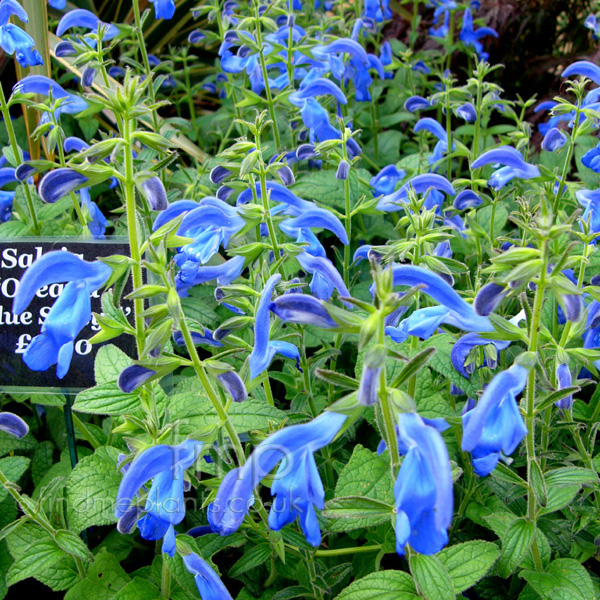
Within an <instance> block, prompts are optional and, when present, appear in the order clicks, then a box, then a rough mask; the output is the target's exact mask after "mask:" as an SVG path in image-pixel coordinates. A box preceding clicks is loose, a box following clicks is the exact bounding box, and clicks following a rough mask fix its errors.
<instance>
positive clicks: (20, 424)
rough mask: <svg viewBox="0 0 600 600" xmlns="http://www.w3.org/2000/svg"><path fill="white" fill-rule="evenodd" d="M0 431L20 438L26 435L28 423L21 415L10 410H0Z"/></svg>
mask: <svg viewBox="0 0 600 600" xmlns="http://www.w3.org/2000/svg"><path fill="white" fill-rule="evenodd" d="M0 431H4V433H9V434H10V435H14V436H15V437H16V438H22V437H25V436H26V435H27V432H28V431H29V425H27V423H25V421H23V419H21V417H19V416H17V415H14V414H13V413H10V412H0Z"/></svg>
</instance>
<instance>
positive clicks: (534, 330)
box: [525, 240, 548, 571]
mask: <svg viewBox="0 0 600 600" xmlns="http://www.w3.org/2000/svg"><path fill="white" fill-rule="evenodd" d="M547 263H548V241H547V240H544V242H543V246H542V267H541V270H540V276H539V281H538V284H537V289H536V292H535V298H534V301H533V313H532V320H531V327H530V329H529V347H528V350H529V352H533V353H534V354H537V351H538V335H539V329H540V322H541V317H542V306H543V303H544V292H545V289H546V269H547ZM525 425H526V426H527V436H526V447H527V481H528V483H529V487H528V489H527V518H528V519H529V520H530V521H532V522H533V523H534V524H535V522H536V519H537V510H536V509H537V507H536V501H535V495H534V494H533V490H532V488H531V481H532V463H533V462H534V461H535V460H536V458H535V367H533V368H532V369H531V371H529V375H528V376H527V393H526V413H525ZM531 554H532V556H533V562H534V565H535V568H536V570H537V571H541V570H542V569H543V565H542V559H541V556H540V551H539V548H538V546H537V542H536V540H535V538H534V540H533V543H532V545H531Z"/></svg>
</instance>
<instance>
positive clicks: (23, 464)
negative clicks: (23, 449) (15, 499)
mask: <svg viewBox="0 0 600 600" xmlns="http://www.w3.org/2000/svg"><path fill="white" fill-rule="evenodd" d="M30 462H31V461H30V460H29V459H28V458H27V457H26V456H7V457H6V458H2V459H0V471H2V472H3V473H4V475H6V477H7V478H8V480H9V481H12V482H13V483H17V481H19V479H20V478H21V476H22V475H23V473H25V471H27V467H29V463H30ZM7 497H8V492H7V491H6V488H5V487H4V486H0V502H3V501H4V500H5V499H6V498H7Z"/></svg>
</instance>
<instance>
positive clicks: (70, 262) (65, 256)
mask: <svg viewBox="0 0 600 600" xmlns="http://www.w3.org/2000/svg"><path fill="white" fill-rule="evenodd" d="M111 273H112V269H111V268H110V267H109V266H107V265H105V264H104V263H102V262H100V261H94V262H86V261H84V260H83V259H81V258H79V257H78V256H76V255H75V254H70V253H69V252H62V251H57V252H49V253H48V254H44V255H43V256H42V257H41V258H39V259H38V260H36V261H35V262H34V263H33V264H32V265H31V267H29V268H28V269H27V271H25V273H24V275H23V277H22V278H21V282H20V283H19V287H18V289H17V294H16V296H15V299H14V302H13V313H15V314H17V315H18V314H20V313H22V312H23V311H24V310H25V309H26V308H27V306H28V305H29V303H30V302H31V300H32V299H33V297H34V295H35V294H36V292H37V291H38V290H39V289H40V288H41V287H43V286H45V285H50V284H52V283H61V282H68V283H67V285H66V286H65V288H64V289H63V291H62V293H61V294H60V296H59V297H58V299H57V300H56V302H55V303H54V305H53V306H52V308H51V309H50V312H49V313H48V315H47V316H46V319H45V320H44V324H43V325H42V331H41V333H40V334H39V335H37V336H36V337H34V338H33V340H31V343H30V344H29V345H28V346H27V349H26V350H25V353H24V354H23V360H24V361H25V364H27V366H28V367H29V368H30V369H32V370H33V371H45V370H46V369H48V368H50V367H51V366H52V365H54V364H57V365H58V366H57V369H56V375H57V377H58V378H59V379H62V378H63V377H64V376H65V375H66V373H67V371H68V370H69V366H70V364H71V358H72V357H73V347H74V342H75V338H76V337H77V336H78V335H79V333H80V332H81V330H82V329H83V328H84V327H85V326H86V325H87V324H88V323H89V321H90V319H91V317H92V310H91V304H90V295H91V294H92V292H94V291H96V290H97V289H99V288H101V287H102V286H103V285H104V283H105V282H106V280H107V279H108V278H109V276H110V274H111Z"/></svg>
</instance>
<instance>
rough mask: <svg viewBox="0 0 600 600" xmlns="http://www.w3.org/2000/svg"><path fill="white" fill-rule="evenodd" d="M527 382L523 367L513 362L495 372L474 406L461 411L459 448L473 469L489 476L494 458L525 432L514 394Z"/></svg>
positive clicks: (504, 453)
mask: <svg viewBox="0 0 600 600" xmlns="http://www.w3.org/2000/svg"><path fill="white" fill-rule="evenodd" d="M526 383H527V369H525V368H524V367H522V366H521V365H518V364H515V365H513V366H512V367H510V369H508V370H506V371H502V372H501V373H498V374H497V375H496V376H495V377H494V378H493V379H492V381H491V382H490V383H489V385H488V386H487V388H485V391H484V392H483V394H482V396H481V398H480V399H479V402H478V403H477V406H476V407H475V408H474V409H472V410H470V411H468V412H467V413H465V414H464V415H463V417H462V421H463V438H462V449H463V450H464V451H465V452H470V453H471V456H472V458H473V468H474V469H475V472H476V473H477V474H478V475H480V476H481V477H484V476H486V475H489V474H490V473H491V472H492V471H493V470H494V469H495V467H496V465H497V464H498V460H499V459H500V458H503V457H505V456H508V455H510V454H512V453H513V452H514V451H515V449H516V448H517V446H518V445H519V444H520V443H521V440H522V439H523V438H524V437H525V435H526V434H527V427H525V423H524V421H523V417H522V416H521V413H520V412H519V407H518V406H517V401H516V397H517V396H518V395H519V394H520V393H521V392H522V391H523V388H524V387H525V384H526Z"/></svg>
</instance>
